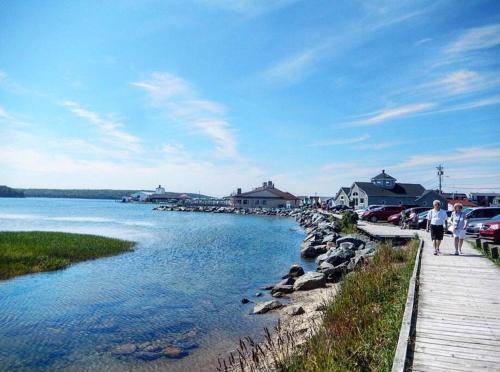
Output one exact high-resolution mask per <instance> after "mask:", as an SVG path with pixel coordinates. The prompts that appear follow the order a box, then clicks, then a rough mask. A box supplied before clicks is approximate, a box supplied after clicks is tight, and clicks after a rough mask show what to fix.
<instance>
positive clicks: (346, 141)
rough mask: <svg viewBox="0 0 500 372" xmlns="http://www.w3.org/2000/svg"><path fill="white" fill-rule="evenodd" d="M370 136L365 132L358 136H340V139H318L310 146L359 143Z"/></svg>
mask: <svg viewBox="0 0 500 372" xmlns="http://www.w3.org/2000/svg"><path fill="white" fill-rule="evenodd" d="M369 138H370V135H369V134H364V135H362V136H358V137H351V138H338V139H331V140H323V141H317V142H314V143H312V144H310V145H309V146H313V147H319V146H334V145H352V144H354V143H359V142H364V141H366V140H368V139H369Z"/></svg>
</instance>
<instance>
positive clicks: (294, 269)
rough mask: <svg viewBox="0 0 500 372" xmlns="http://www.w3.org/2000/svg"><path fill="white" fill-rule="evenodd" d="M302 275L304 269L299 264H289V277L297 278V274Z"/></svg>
mask: <svg viewBox="0 0 500 372" xmlns="http://www.w3.org/2000/svg"><path fill="white" fill-rule="evenodd" d="M302 275H304V269H303V268H302V266H299V265H292V266H290V270H288V276H289V277H290V278H298V277H299V276H302Z"/></svg>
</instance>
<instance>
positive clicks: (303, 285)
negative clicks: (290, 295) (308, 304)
mask: <svg viewBox="0 0 500 372" xmlns="http://www.w3.org/2000/svg"><path fill="white" fill-rule="evenodd" d="M325 284H326V278H325V274H323V273H317V272H314V271H309V272H307V273H305V274H304V275H302V276H301V277H299V278H298V279H297V280H296V281H295V284H294V285H293V289H294V290H295V291H308V290H311V289H316V288H321V287H324V286H325Z"/></svg>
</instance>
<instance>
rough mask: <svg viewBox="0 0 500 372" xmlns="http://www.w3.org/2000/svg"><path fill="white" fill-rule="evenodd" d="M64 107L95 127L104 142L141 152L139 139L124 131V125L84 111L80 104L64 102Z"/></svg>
mask: <svg viewBox="0 0 500 372" xmlns="http://www.w3.org/2000/svg"><path fill="white" fill-rule="evenodd" d="M62 105H63V106H64V107H66V108H68V109H69V110H70V111H71V112H72V113H73V114H74V115H76V116H78V117H80V118H82V119H85V120H86V121H87V122H89V123H91V124H92V125H93V126H95V127H96V128H97V129H98V130H99V132H100V133H101V135H102V136H103V140H104V141H105V142H108V143H110V144H112V145H113V146H116V147H121V148H126V149H128V150H131V151H135V152H137V151H139V150H140V140H139V138H138V137H136V136H134V135H132V134H130V133H128V132H126V131H124V130H123V129H122V128H123V124H122V123H120V122H117V121H114V120H110V119H105V118H103V117H102V116H101V115H99V114H98V113H96V112H93V111H90V110H87V109H84V108H83V107H81V106H80V105H79V104H77V103H75V102H72V101H64V102H62Z"/></svg>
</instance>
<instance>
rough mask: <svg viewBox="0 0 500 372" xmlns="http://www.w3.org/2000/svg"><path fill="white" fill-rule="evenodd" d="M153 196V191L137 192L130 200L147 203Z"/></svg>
mask: <svg viewBox="0 0 500 372" xmlns="http://www.w3.org/2000/svg"><path fill="white" fill-rule="evenodd" d="M151 195H153V193H152V192H151V191H137V192H134V193H133V194H130V198H131V199H132V200H135V201H142V202H143V201H147V200H149V197H150V196H151Z"/></svg>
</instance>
